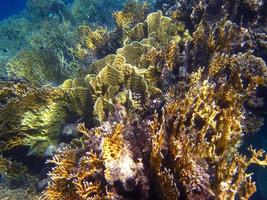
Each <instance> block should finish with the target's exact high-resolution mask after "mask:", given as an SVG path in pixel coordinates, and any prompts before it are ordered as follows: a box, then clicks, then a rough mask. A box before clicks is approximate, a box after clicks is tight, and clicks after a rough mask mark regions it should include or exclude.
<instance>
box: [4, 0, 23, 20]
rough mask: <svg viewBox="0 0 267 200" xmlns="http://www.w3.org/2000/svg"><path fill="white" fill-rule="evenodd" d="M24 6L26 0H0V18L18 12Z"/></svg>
mask: <svg viewBox="0 0 267 200" xmlns="http://www.w3.org/2000/svg"><path fill="white" fill-rule="evenodd" d="M25 8H26V0H0V20H3V19H5V18H8V17H10V16H12V15H15V14H18V13H19V12H21V11H22V10H23V9H25Z"/></svg>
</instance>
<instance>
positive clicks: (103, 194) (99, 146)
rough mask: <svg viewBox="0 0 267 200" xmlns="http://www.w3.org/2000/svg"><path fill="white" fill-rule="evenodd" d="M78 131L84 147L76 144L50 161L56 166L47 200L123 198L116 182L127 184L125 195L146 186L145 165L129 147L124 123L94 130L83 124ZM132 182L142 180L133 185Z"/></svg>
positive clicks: (46, 193) (47, 192) (124, 185)
mask: <svg viewBox="0 0 267 200" xmlns="http://www.w3.org/2000/svg"><path fill="white" fill-rule="evenodd" d="M78 129H79V130H80V132H82V133H83V134H84V137H85V138H83V142H82V144H81V142H78V143H77V142H75V143H76V144H73V145H74V148H72V149H65V150H64V151H63V152H62V153H60V154H59V155H57V156H55V157H54V158H53V160H50V161H49V162H50V163H54V164H56V166H55V168H54V169H53V171H52V172H51V173H50V176H51V179H52V180H51V183H49V185H48V188H47V190H46V191H45V193H44V194H43V199H49V200H53V199H66V200H67V199H113V198H120V196H121V195H122V194H120V190H121V189H120V188H119V186H118V185H116V184H115V183H116V182H118V181H119V182H121V183H122V184H123V185H122V187H123V188H122V189H123V190H125V192H130V191H132V190H133V189H134V188H133V186H136V185H139V184H142V181H143V180H144V179H141V177H140V176H141V175H142V173H141V170H142V163H141V162H138V161H137V160H134V159H133V158H132V156H131V151H130V150H129V148H128V147H127V146H125V143H124V142H123V141H124V139H123V132H124V129H123V125H122V124H115V125H110V126H109V125H108V124H105V125H103V126H101V127H99V128H96V129H93V130H90V131H89V130H87V129H86V128H85V127H84V125H83V124H80V125H79V127H78ZM78 144H79V146H77V145H78ZM80 145H82V147H81V146H80ZM92 147H94V148H92ZM125 151H127V152H128V153H127V154H125ZM83 152H87V153H86V154H84V153H83ZM139 173H141V174H139ZM137 177H139V179H136V178H137ZM132 179H133V181H134V180H136V181H137V180H139V181H138V182H135V183H132ZM132 184H133V185H132Z"/></svg>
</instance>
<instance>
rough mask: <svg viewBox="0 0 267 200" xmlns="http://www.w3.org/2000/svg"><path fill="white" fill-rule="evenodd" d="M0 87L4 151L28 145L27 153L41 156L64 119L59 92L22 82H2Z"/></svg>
mask: <svg viewBox="0 0 267 200" xmlns="http://www.w3.org/2000/svg"><path fill="white" fill-rule="evenodd" d="M0 87H1V91H3V93H2V99H5V102H6V103H5V104H4V105H3V106H2V107H1V112H0V119H1V123H0V127H1V130H2V131H1V134H0V136H1V139H2V140H3V141H5V147H4V148H5V150H7V149H11V148H14V147H16V146H28V147H30V148H31V151H30V153H36V154H39V155H43V153H44V151H45V150H46V148H47V147H48V146H49V145H50V144H54V143H55V142H56V140H57V139H56V138H57V137H58V135H59V134H60V131H61V128H62V126H63V124H64V122H65V119H66V105H65V103H64V93H63V91H62V90H61V89H54V88H50V87H43V88H37V87H36V86H34V85H31V84H26V83H23V82H21V83H20V82H19V83H14V82H10V83H8V82H7V83H6V82H2V83H1V84H0ZM10 113H12V115H11V114H10ZM55 139H56V140H55Z"/></svg>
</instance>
